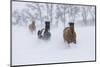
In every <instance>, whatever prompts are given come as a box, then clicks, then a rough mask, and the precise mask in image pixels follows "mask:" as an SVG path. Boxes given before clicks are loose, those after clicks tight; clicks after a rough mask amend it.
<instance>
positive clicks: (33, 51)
mask: <svg viewBox="0 0 100 67" xmlns="http://www.w3.org/2000/svg"><path fill="white" fill-rule="evenodd" d="M39 6H40V7H39ZM57 6H58V5H57V4H53V8H52V9H53V10H52V22H51V26H50V27H51V29H50V32H51V39H50V40H46V41H45V40H40V39H38V37H37V31H38V30H39V29H42V28H43V27H44V26H45V23H44V22H45V21H46V20H49V21H50V18H49V19H47V16H48V14H47V6H46V4H45V3H39V5H38V4H37V3H31V2H12V65H26V64H44V63H59V62H75V61H88V60H95V26H94V24H95V22H94V21H93V18H92V16H93V17H95V13H94V12H95V7H93V10H92V11H90V12H87V10H88V8H87V6H77V5H76V6H77V7H78V8H79V9H81V11H79V13H78V14H77V13H76V12H75V14H77V16H76V17H75V18H76V19H75V21H74V23H75V31H76V34H77V44H73V43H72V44H70V45H71V46H70V47H68V44H67V43H64V40H63V29H64V22H63V21H62V20H61V17H60V18H59V17H58V19H57V16H58V14H60V16H62V14H63V9H62V7H61V5H60V7H59V9H57V8H58V7H57ZM63 6H64V5H63ZM73 6H75V5H73ZM67 7H68V5H67ZM69 7H70V6H69ZM83 7H84V10H83ZM91 7H92V6H91ZM39 8H40V9H41V10H40V11H41V12H39ZM49 8H50V5H49ZM70 8H71V7H70ZM68 9H69V8H68ZM57 11H58V13H57ZM85 11H86V12H85ZM49 12H50V11H49ZM61 12H62V13H61ZM69 12H71V11H69ZM91 12H92V13H91ZM82 13H84V14H86V16H87V14H88V18H86V20H87V22H85V23H84V22H83V17H84V14H83V16H82ZM40 14H41V17H40ZM91 14H93V15H91ZM49 17H50V16H49ZM64 18H65V26H66V27H67V26H68V23H69V22H72V20H70V16H69V13H66V16H65V17H63V16H62V19H64ZM40 19H42V22H41V20H40ZM32 20H35V21H36V31H35V32H33V34H32V33H30V31H29V29H28V25H29V24H30V23H31V22H32ZM94 20H95V18H94ZM57 21H58V23H56V22H57ZM25 24H26V25H25ZM57 24H58V26H57ZM89 25H91V26H89Z"/></svg>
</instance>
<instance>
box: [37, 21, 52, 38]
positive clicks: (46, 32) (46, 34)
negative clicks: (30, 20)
mask: <svg viewBox="0 0 100 67" xmlns="http://www.w3.org/2000/svg"><path fill="white" fill-rule="evenodd" d="M50 37H51V33H50V22H49V21H46V22H45V28H43V29H41V30H38V38H39V39H44V40H48V39H50Z"/></svg>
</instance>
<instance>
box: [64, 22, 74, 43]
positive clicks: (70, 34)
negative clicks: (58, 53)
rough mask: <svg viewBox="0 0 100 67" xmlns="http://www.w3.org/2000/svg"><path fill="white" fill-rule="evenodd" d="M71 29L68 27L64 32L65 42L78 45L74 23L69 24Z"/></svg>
mask: <svg viewBox="0 0 100 67" xmlns="http://www.w3.org/2000/svg"><path fill="white" fill-rule="evenodd" d="M69 25H70V27H66V28H65V29H64V31H63V38H64V42H67V43H68V44H70V43H72V42H73V43H75V44H76V32H75V30H74V23H69Z"/></svg>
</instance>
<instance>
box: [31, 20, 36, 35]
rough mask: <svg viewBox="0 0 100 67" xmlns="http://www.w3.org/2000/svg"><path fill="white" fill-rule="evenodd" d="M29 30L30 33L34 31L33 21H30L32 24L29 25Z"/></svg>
mask: <svg viewBox="0 0 100 67" xmlns="http://www.w3.org/2000/svg"><path fill="white" fill-rule="evenodd" d="M29 30H30V32H31V33H33V31H35V30H36V25H35V21H32V23H31V24H30V25H29Z"/></svg>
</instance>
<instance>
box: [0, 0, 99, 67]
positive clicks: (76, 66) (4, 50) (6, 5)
mask: <svg viewBox="0 0 100 67" xmlns="http://www.w3.org/2000/svg"><path fill="white" fill-rule="evenodd" d="M36 1H44V2H58V3H71V4H92V5H96V6H97V27H96V28H97V48H96V49H97V62H86V63H71V64H58V65H42V66H39V67H56V66H57V67H66V66H68V67H80V66H89V67H90V66H91V67H99V65H100V41H99V40H100V35H99V34H100V30H99V29H100V0H36ZM10 49H11V48H10V0H0V67H9V65H10Z"/></svg>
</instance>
